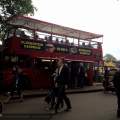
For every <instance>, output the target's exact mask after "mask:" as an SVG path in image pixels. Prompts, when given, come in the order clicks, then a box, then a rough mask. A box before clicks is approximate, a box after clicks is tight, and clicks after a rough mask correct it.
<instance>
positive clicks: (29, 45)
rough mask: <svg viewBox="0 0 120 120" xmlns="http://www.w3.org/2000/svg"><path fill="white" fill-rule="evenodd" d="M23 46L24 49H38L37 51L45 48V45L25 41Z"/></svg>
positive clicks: (22, 42)
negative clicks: (42, 47)
mask: <svg viewBox="0 0 120 120" xmlns="http://www.w3.org/2000/svg"><path fill="white" fill-rule="evenodd" d="M21 44H23V47H24V48H29V49H37V50H40V49H41V46H43V43H37V42H31V41H24V40H22V41H21Z"/></svg>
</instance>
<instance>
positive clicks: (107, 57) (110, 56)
mask: <svg viewBox="0 0 120 120" xmlns="http://www.w3.org/2000/svg"><path fill="white" fill-rule="evenodd" d="M103 58H104V60H108V61H116V60H117V59H116V58H115V57H114V56H113V55H111V54H106V55H105V56H104V57H103Z"/></svg>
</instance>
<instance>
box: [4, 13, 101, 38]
mask: <svg viewBox="0 0 120 120" xmlns="http://www.w3.org/2000/svg"><path fill="white" fill-rule="evenodd" d="M5 23H6V24H8V25H12V26H24V27H27V28H31V29H34V30H39V31H42V32H47V33H52V34H57V35H61V36H67V37H72V38H77V39H82V40H91V39H95V38H101V37H103V35H99V34H94V33H90V32H86V31H82V30H76V29H72V28H68V27H64V26H61V25H56V24H52V23H48V22H44V21H41V20H36V19H33V18H30V17H25V16H21V15H14V16H12V17H10V18H8V20H7V21H6V22H5Z"/></svg>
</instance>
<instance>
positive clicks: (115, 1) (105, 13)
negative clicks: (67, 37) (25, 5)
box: [32, 0, 120, 60]
mask: <svg viewBox="0 0 120 120" xmlns="http://www.w3.org/2000/svg"><path fill="white" fill-rule="evenodd" d="M32 1H33V4H34V5H35V6H36V7H37V8H38V11H37V12H36V13H35V15H34V18H35V19H39V20H43V21H47V22H51V23H55V24H59V25H63V26H66V27H71V28H75V29H79V30H84V31H88V32H93V33H96V34H103V35H104V37H103V55H105V54H106V53H109V54H112V55H113V56H115V57H116V58H117V59H119V60H120V0H32Z"/></svg>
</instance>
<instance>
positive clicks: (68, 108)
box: [64, 106, 72, 111]
mask: <svg viewBox="0 0 120 120" xmlns="http://www.w3.org/2000/svg"><path fill="white" fill-rule="evenodd" d="M70 109H72V107H71V106H70V107H67V108H66V109H65V110H64V111H69V110H70Z"/></svg>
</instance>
